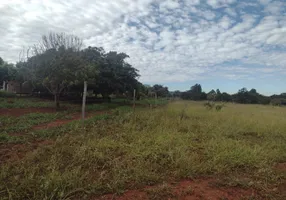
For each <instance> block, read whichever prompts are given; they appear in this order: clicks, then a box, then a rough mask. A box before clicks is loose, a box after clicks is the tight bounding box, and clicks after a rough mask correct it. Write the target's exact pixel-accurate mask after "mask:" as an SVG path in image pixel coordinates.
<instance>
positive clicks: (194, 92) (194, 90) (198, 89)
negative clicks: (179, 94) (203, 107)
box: [190, 84, 202, 101]
mask: <svg viewBox="0 0 286 200" xmlns="http://www.w3.org/2000/svg"><path fill="white" fill-rule="evenodd" d="M190 93H191V94H190V96H191V99H192V100H195V101H197V100H200V99H201V95H202V86H201V85H200V84H195V85H193V86H192V87H191V90H190Z"/></svg>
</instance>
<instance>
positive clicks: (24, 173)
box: [0, 101, 286, 199]
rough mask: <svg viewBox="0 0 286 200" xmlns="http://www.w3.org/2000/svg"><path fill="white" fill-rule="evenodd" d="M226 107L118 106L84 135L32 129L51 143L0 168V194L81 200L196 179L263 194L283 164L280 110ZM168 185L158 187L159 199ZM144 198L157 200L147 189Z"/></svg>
mask: <svg viewBox="0 0 286 200" xmlns="http://www.w3.org/2000/svg"><path fill="white" fill-rule="evenodd" d="M225 106H226V108H225V109H223V110H222V111H221V112H212V111H209V110H207V109H205V108H204V105H203V104H202V103H199V102H197V103H196V102H195V103H194V102H187V101H180V102H174V103H171V104H169V105H168V106H166V107H162V108H158V109H154V110H153V109H139V108H138V109H137V111H136V112H135V113H134V112H129V111H128V110H126V109H125V108H123V109H119V110H118V111H114V112H113V113H114V114H113V115H110V116H109V117H107V116H106V117H103V116H101V117H97V118H93V119H92V118H91V119H89V120H88V121H87V123H86V127H85V130H84V131H83V130H82V127H81V125H80V123H79V122H73V123H72V124H70V125H66V126H63V127H62V128H57V129H52V130H50V131H49V130H46V131H45V132H37V134H35V132H34V134H35V136H37V137H40V136H41V134H43V135H45V138H46V136H48V133H49V132H50V133H51V134H52V136H50V138H53V137H56V138H57V139H56V140H55V141H54V143H52V144H51V145H49V146H43V147H40V148H38V149H37V150H36V151H34V152H31V153H28V155H27V156H25V157H24V158H23V159H22V160H20V161H18V162H12V163H11V162H7V163H5V164H3V165H1V173H0V182H1V183H3V184H1V185H0V193H1V195H2V197H4V199H5V198H6V199H9V198H10V199H11V198H12V199H67V198H72V197H74V198H75V197H77V198H80V199H82V198H84V197H85V196H90V195H102V194H105V193H121V192H122V191H124V190H125V189H127V188H129V189H130V188H140V187H142V186H144V185H153V184H156V183H163V182H164V181H167V180H170V179H182V178H194V177H199V176H215V177H223V178H224V180H225V181H224V184H226V185H233V184H243V186H244V187H255V188H257V189H259V190H261V191H263V190H264V189H265V188H267V187H269V185H271V184H278V183H279V182H281V181H283V179H285V177H284V175H283V174H277V173H276V172H275V170H274V168H273V166H274V165H275V164H276V163H279V162H285V161H286V146H285V141H286V134H285V129H286V125H285V122H284V118H283V117H284V112H285V108H279V107H277V108H275V107H270V106H262V105H261V106H259V105H257V106H253V105H233V104H226V105H225ZM182 110H184V117H181V116H182ZM106 120H107V121H106ZM31 134H32V132H31ZM35 163H37V164H36V165H35ZM246 177H247V179H245V178H246ZM167 187H168V186H165V185H162V187H160V188H158V189H156V190H158V191H159V193H160V195H162V196H161V197H163V196H164V195H168V194H167V193H166V192H164V191H166V190H167ZM147 193H148V195H149V196H150V197H152V198H156V194H157V193H156V191H154V190H153V189H147ZM159 193H158V194H157V195H159ZM160 195H159V196H160ZM269 195H271V194H269ZM158 198H159V197H158Z"/></svg>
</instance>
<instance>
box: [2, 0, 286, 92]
mask: <svg viewBox="0 0 286 200" xmlns="http://www.w3.org/2000/svg"><path fill="white" fill-rule="evenodd" d="M0 13H1V20H0V35H1V40H0V56H1V57H3V58H4V59H5V60H8V61H10V62H16V61H17V60H18V56H19V52H20V51H21V49H23V47H28V46H29V45H32V44H35V43H37V42H38V41H39V40H40V37H41V35H43V34H47V33H48V32H50V31H55V32H66V33H72V34H75V35H77V36H79V37H82V38H83V40H84V43H85V45H86V46H88V45H90V46H101V47H104V48H105V49H106V51H110V50H116V51H123V52H125V53H127V54H128V55H130V59H129V60H128V62H130V63H131V64H132V65H133V66H134V67H135V68H137V69H139V71H140V74H141V77H140V81H142V82H143V83H145V84H155V83H159V84H163V85H166V86H168V87H169V88H170V90H177V89H179V90H187V89H189V88H190V87H191V86H192V85H194V84H195V83H200V84H201V85H202V87H203V90H205V91H206V92H208V91H209V90H211V89H217V88H219V89H220V90H221V91H226V92H229V93H235V92H237V91H238V90H239V89H240V88H242V87H246V88H248V89H251V88H255V89H257V91H258V92H260V93H263V94H267V95H269V94H273V93H282V92H286V78H285V75H286V1H285V0H116V1H114V0H105V1H102V0H93V1H90V0H67V1H58V0H42V1H38V0H30V1H28V0H1V1H0Z"/></svg>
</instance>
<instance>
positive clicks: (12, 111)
mask: <svg viewBox="0 0 286 200" xmlns="http://www.w3.org/2000/svg"><path fill="white" fill-rule="evenodd" d="M55 112H56V110H55V108H1V109H0V115H6V116H13V117H19V116H22V115H26V114H29V113H55Z"/></svg>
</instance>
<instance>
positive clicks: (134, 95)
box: [133, 89, 136, 111]
mask: <svg viewBox="0 0 286 200" xmlns="http://www.w3.org/2000/svg"><path fill="white" fill-rule="evenodd" d="M135 98H136V90H135V89H134V91H133V111H135Z"/></svg>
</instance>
